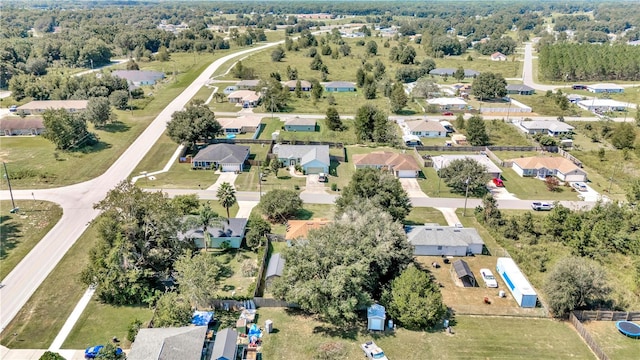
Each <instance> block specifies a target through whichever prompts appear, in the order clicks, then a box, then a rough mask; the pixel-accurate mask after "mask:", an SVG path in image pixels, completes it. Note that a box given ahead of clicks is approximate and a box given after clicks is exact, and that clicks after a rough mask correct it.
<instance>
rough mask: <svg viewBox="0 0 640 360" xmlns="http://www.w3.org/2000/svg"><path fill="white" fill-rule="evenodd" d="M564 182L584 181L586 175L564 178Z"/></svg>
mask: <svg viewBox="0 0 640 360" xmlns="http://www.w3.org/2000/svg"><path fill="white" fill-rule="evenodd" d="M564 181H568V182H573V181H584V175H581V174H575V175H567V176H566V177H565V178H564Z"/></svg>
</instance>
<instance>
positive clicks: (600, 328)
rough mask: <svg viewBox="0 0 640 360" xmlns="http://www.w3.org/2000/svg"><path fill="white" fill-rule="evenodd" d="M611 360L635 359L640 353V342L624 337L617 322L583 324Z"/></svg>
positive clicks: (589, 322)
mask: <svg viewBox="0 0 640 360" xmlns="http://www.w3.org/2000/svg"><path fill="white" fill-rule="evenodd" d="M582 325H584V327H585V328H586V329H587V331H589V334H591V336H592V337H593V339H594V340H595V341H596V342H597V343H598V345H599V346H600V348H601V349H602V350H603V351H604V352H605V354H607V356H609V358H610V359H633V358H634V357H636V356H637V354H638V351H640V344H639V343H638V342H639V340H637V339H632V338H630V337H627V336H624V335H622V334H621V333H620V332H619V331H618V329H617V328H616V322H615V321H587V322H584V323H582Z"/></svg>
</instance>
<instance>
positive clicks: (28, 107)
mask: <svg viewBox="0 0 640 360" xmlns="http://www.w3.org/2000/svg"><path fill="white" fill-rule="evenodd" d="M88 103H89V101H88V100H39V101H31V102H28V103H26V104H24V105H21V106H19V107H18V111H23V112H24V113H25V114H27V115H28V114H42V113H43V112H45V111H47V110H49V109H53V110H58V109H65V110H67V111H68V112H77V111H82V110H84V109H86V108H87V104H88Z"/></svg>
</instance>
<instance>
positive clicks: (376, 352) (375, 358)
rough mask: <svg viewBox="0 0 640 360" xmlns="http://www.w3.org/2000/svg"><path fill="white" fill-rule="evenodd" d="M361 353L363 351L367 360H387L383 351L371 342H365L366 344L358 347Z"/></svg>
mask: <svg viewBox="0 0 640 360" xmlns="http://www.w3.org/2000/svg"><path fill="white" fill-rule="evenodd" d="M360 347H361V348H362V351H364V356H365V357H366V358H367V359H371V360H389V359H388V358H387V356H386V355H385V354H384V351H382V349H380V347H378V345H376V343H374V342H373V341H367V342H366V343H364V344H362V345H360Z"/></svg>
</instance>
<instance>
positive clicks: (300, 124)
mask: <svg viewBox="0 0 640 360" xmlns="http://www.w3.org/2000/svg"><path fill="white" fill-rule="evenodd" d="M284 129H285V130H286V131H316V119H311V118H301V117H297V116H296V117H292V118H288V119H286V120H285V121H284Z"/></svg>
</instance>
